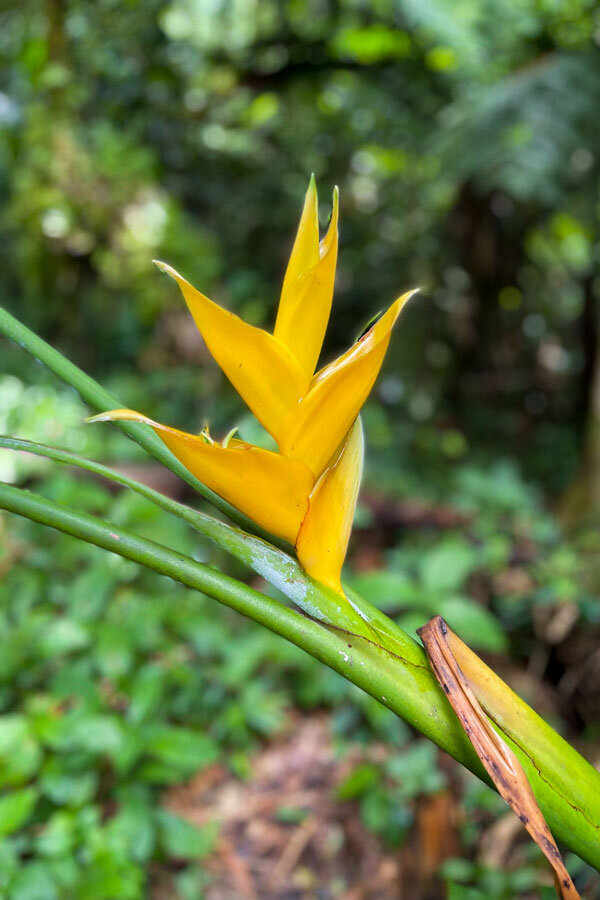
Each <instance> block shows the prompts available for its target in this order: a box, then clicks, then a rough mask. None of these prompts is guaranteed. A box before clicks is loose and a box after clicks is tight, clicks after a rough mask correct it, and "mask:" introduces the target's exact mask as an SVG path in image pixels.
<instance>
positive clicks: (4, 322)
mask: <svg viewBox="0 0 600 900" xmlns="http://www.w3.org/2000/svg"><path fill="white" fill-rule="evenodd" d="M0 334H3V335H4V336H5V337H7V338H9V340H11V341H14V342H15V343H17V344H19V346H20V347H22V348H23V349H24V350H26V351H27V352H28V353H30V354H31V355H32V356H34V357H35V358H36V359H37V360H39V361H40V362H41V363H43V364H44V365H45V366H47V367H48V368H49V369H50V371H51V372H54V374H55V375H57V376H58V378H60V379H61V381H64V382H66V383H67V384H69V385H71V387H74V388H75V390H76V391H77V392H78V393H79V395H80V396H81V397H82V398H83V400H85V402H86V403H88V404H89V405H90V406H91V407H92V408H93V409H95V410H97V411H98V412H104V411H106V410H109V409H122V408H123V407H124V406H126V405H127V404H124V403H122V402H121V401H120V400H119V399H118V398H117V397H115V396H114V395H113V394H110V393H109V392H108V391H107V390H105V389H104V388H103V387H102V385H100V384H98V382H97V381H95V380H94V379H93V378H91V377H90V376H89V375H86V373H85V372H82V370H81V369H80V368H78V366H76V365H75V364H74V363H72V362H71V361H70V360H68V359H66V357H64V356H63V355H62V353H59V352H58V350H55V349H54V347H51V346H50V344H47V343H46V341H44V340H42V338H41V337H39V336H38V335H37V334H35V332H33V331H31V329H29V328H27V326H26V325H23V323H22V322H19V320H18V319H15V317H14V316H11V314H10V313H9V312H8V311H7V310H6V309H3V308H2V307H1V306H0ZM111 424H112V425H113V426H114V427H115V428H119V429H120V430H121V431H122V432H123V433H124V434H126V435H127V436H128V437H130V438H131V439H132V440H134V441H135V442H136V443H137V444H139V445H140V447H143V448H144V450H147V451H148V453H150V454H151V455H152V456H153V457H154V458H155V459H157V460H158V461H159V462H160V463H162V464H163V465H164V466H166V467H167V468H168V469H170V470H171V472H174V473H175V475H177V476H179V478H181V479H182V480H183V481H185V482H186V483H187V484H189V485H190V487H192V488H193V489H194V490H195V491H197V492H198V493H199V494H201V496H202V497H205V498H206V499H207V500H209V501H210V502H211V503H212V504H213V506H216V508H217V509H219V510H221V512H223V513H225V515H226V516H228V517H229V518H230V519H231V520H232V521H234V522H237V524H238V525H241V526H242V528H246V529H247V530H248V531H251V532H254V533H255V534H262V535H265V536H268V538H269V540H270V541H274V540H275V539H274V538H273V537H272V536H271V535H267V533H266V532H264V531H263V530H261V529H260V528H259V527H258V526H257V525H256V524H255V523H254V522H252V521H251V519H249V518H248V517H247V516H245V515H244V514H243V513H241V512H239V510H237V509H235V508H234V507H233V506H231V504H229V503H227V501H226V500H223V499H222V498H221V497H219V496H218V494H215V493H214V491H211V490H210V488H207V487H206V485H205V484H203V483H202V482H201V481H200V480H199V479H198V478H196V477H195V476H194V475H192V473H191V472H189V471H188V470H187V469H186V468H185V466H184V465H182V463H180V462H179V460H178V459H177V458H176V457H175V456H173V454H172V453H171V451H170V450H169V449H167V447H166V446H165V444H163V442H162V441H161V439H160V438H159V437H158V435H157V434H155V433H154V431H153V430H152V429H151V428H150V427H149V426H148V425H140V424H139V423H138V422H112V423H111ZM276 543H277V542H276ZM282 546H283V545H282Z"/></svg>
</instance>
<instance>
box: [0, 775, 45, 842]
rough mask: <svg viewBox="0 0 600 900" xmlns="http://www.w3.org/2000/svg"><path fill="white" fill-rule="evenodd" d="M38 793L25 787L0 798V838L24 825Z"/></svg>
mask: <svg viewBox="0 0 600 900" xmlns="http://www.w3.org/2000/svg"><path fill="white" fill-rule="evenodd" d="M37 798H38V793H37V791H36V790H35V788H32V787H27V788H23V790H20V791H11V792H10V793H9V794H4V796H3V797H0V837H5V836H6V835H7V834H12V833H13V832H14V831H17V830H18V829H19V828H21V826H22V825H24V824H25V823H26V822H27V820H28V819H29V817H30V816H31V813H32V812H33V808H34V806H35V804H36V801H37Z"/></svg>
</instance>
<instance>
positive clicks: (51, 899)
mask: <svg viewBox="0 0 600 900" xmlns="http://www.w3.org/2000/svg"><path fill="white" fill-rule="evenodd" d="M8 897H9V900H59V894H58V891H57V889H56V884H55V882H54V878H53V877H52V869H51V868H50V866H48V865H47V864H46V863H43V862H37V861H34V862H28V863H25V864H24V865H22V866H21V868H20V869H19V871H18V873H17V875H16V876H15V878H14V879H13V881H12V883H11V886H10V893H9V895H8Z"/></svg>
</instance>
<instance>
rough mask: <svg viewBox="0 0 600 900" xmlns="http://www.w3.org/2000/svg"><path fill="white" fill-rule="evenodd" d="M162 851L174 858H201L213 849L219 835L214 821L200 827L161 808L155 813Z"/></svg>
mask: <svg viewBox="0 0 600 900" xmlns="http://www.w3.org/2000/svg"><path fill="white" fill-rule="evenodd" d="M156 818H157V821H158V833H159V841H160V845H161V847H162V849H163V851H164V852H165V853H166V854H167V856H170V857H172V858H174V859H203V858H204V857H206V856H208V855H209V853H211V852H212V850H213V849H214V847H215V845H216V842H217V838H218V836H219V826H218V825H217V824H216V823H210V824H208V825H204V826H202V827H201V828H199V827H197V826H196V825H192V824H191V823H190V822H187V821H186V820H185V819H182V818H181V817H180V816H176V815H175V814H174V813H172V812H169V811H168V810H166V809H161V810H159V811H158V813H157V814H156Z"/></svg>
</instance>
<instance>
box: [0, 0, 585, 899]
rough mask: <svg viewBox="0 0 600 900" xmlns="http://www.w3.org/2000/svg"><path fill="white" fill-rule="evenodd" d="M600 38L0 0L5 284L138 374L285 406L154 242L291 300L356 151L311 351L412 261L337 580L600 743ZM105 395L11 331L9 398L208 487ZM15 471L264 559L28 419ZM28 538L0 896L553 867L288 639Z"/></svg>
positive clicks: (413, 892) (70, 337)
mask: <svg viewBox="0 0 600 900" xmlns="http://www.w3.org/2000/svg"><path fill="white" fill-rule="evenodd" d="M599 44H600V9H599V7H598V5H597V4H596V3H595V2H591V0H567V2H555V0H518V2H513V3H505V2H502V0H459V2H449V0H437V2H436V0H419V2H415V0H397V2H394V0H369V2H366V0H283V2H277V0H171V2H166V0H127V2H121V3H117V2H114V0H96V2H95V3H93V4H91V3H87V2H85V0H41V2H31V0H24V2H22V3H21V4H19V6H16V5H13V4H2V7H1V8H0V58H1V60H2V64H1V67H0V201H1V202H0V296H1V298H2V299H1V302H2V303H3V304H4V305H6V306H7V308H8V309H9V310H11V311H12V312H13V313H14V314H15V315H17V316H18V317H19V318H21V319H22V320H23V321H24V322H25V323H26V324H27V325H28V326H30V327H31V328H34V329H36V330H37V331H38V332H39V333H40V334H41V335H42V336H43V337H45V338H46V339H47V340H48V341H50V342H51V343H53V344H54V345H55V346H57V347H58V348H59V349H61V350H62V351H63V352H65V353H66V354H67V355H68V356H69V357H70V358H71V359H73V360H74V361H75V362H76V363H77V364H79V365H80V366H82V367H83V368H84V369H85V370H86V371H88V372H90V373H91V374H92V375H94V376H95V377H96V378H98V379H100V380H101V381H102V382H103V383H105V384H106V385H107V386H108V387H109V389H111V390H113V391H114V392H115V393H116V394H117V395H118V396H119V397H122V398H124V399H125V401H126V402H127V404H128V405H129V406H131V407H133V408H136V409H141V410H143V411H144V412H146V413H148V414H149V415H151V416H153V417H154V418H156V419H158V420H159V421H163V422H168V423H170V424H172V425H176V426H179V427H181V428H183V429H186V430H200V429H201V428H202V426H203V424H204V423H205V422H206V421H209V422H210V423H211V429H212V431H213V432H214V433H216V434H221V433H223V434H225V433H226V432H227V431H228V430H229V428H230V427H231V425H232V424H239V426H240V430H241V432H242V434H244V435H245V436H247V437H248V438H253V439H257V440H260V433H259V429H258V426H257V424H256V423H255V422H254V421H253V420H252V419H251V418H250V417H249V416H248V414H247V413H246V411H245V410H244V408H243V407H242V405H241V402H240V401H239V399H238V398H237V397H236V395H235V393H234V391H233V390H231V388H230V386H229V385H228V383H227V382H226V381H225V380H224V378H223V376H222V374H221V373H220V372H219V370H218V368H217V366H216V365H215V364H214V363H213V362H212V360H211V359H210V357H209V356H208V354H207V351H206V349H205V347H204V345H203V343H202V340H201V338H200V337H199V335H198V334H197V332H196V329H195V326H194V325H193V322H192V320H191V317H190V316H189V315H188V313H187V311H186V309H185V308H184V304H183V302H182V300H181V297H180V295H179V292H178V291H177V289H176V287H175V285H174V284H173V283H172V282H170V281H169V280H168V279H166V278H164V277H161V276H160V274H159V273H158V272H157V271H156V269H155V268H154V267H153V266H152V265H151V259H152V258H153V257H158V258H161V259H165V260H167V261H168V262H169V263H171V264H172V265H173V266H175V267H176V268H177V269H178V270H179V271H181V272H182V273H184V274H185V275H186V277H188V278H189V280H190V281H192V282H193V283H194V284H195V285H196V286H197V287H199V288H200V289H201V290H202V291H203V292H205V293H207V294H208V295H209V296H211V297H213V298H214V299H216V300H217V301H219V302H221V303H223V304H224V305H226V306H228V307H229V308H231V309H234V310H235V311H236V312H238V313H239V314H240V315H241V316H243V318H244V319H246V320H248V321H251V322H253V323H254V324H257V325H264V326H265V327H267V328H270V327H271V325H272V324H273V317H274V311H275V309H276V304H277V300H278V292H279V288H280V285H281V282H282V277H283V272H284V268H285V262H286V260H287V256H288V254H289V251H290V248H291V244H292V240H293V235H294V231H295V228H296V224H297V220H298V216H299V212H300V208H301V202H302V197H303V194H304V191H305V189H306V186H307V181H308V177H309V175H310V173H311V172H314V173H315V175H316V177H317V183H318V186H319V190H320V201H321V204H322V206H321V224H322V225H323V226H325V225H326V222H327V219H328V215H329V211H330V196H331V191H332V189H333V186H334V184H339V186H340V190H341V235H340V237H341V243H340V256H339V264H338V276H337V281H336V293H335V297H334V309H333V315H332V319H331V323H330V327H329V331H328V335H327V339H326V345H325V350H324V355H323V359H324V360H327V359H330V358H332V357H333V355H334V354H336V353H337V352H339V351H340V350H342V349H343V348H345V347H346V346H347V345H348V344H349V343H350V342H351V340H353V339H354V337H356V336H357V335H358V334H359V333H360V332H361V330H362V328H363V327H364V325H365V323H366V322H367V321H368V320H369V319H370V318H371V317H372V316H373V315H374V314H376V313H377V312H378V311H379V310H380V309H381V308H383V307H385V306H387V305H388V304H389V303H390V302H391V301H392V300H393V299H394V298H395V297H396V296H398V295H399V294H400V293H402V292H403V291H405V290H407V289H409V288H411V287H413V286H415V285H420V286H421V294H420V295H419V297H418V298H416V299H414V300H413V301H411V304H410V305H409V307H408V308H407V310H406V311H405V312H404V313H403V315H402V318H401V321H400V322H399V325H398V326H397V328H396V331H395V333H394V336H393V340H392V346H391V351H390V353H389V354H388V358H387V361H386V365H385V370H384V372H383V373H382V375H381V377H380V379H379V381H378V384H377V386H376V389H375V391H374V393H373V395H372V398H371V400H370V401H369V403H368V405H367V407H366V409H365V411H364V421H365V428H366V437H367V447H368V452H367V468H366V474H365V480H364V487H363V491H362V499H361V502H360V506H359V510H358V515H357V521H356V528H355V532H354V535H353V539H352V544H351V552H350V555H349V563H348V566H347V578H348V581H349V582H351V583H353V584H355V585H356V586H357V587H358V588H359V589H360V590H361V592H363V593H364V594H365V595H366V596H367V597H368V598H369V599H371V600H373V602H375V603H376V604H378V605H379V606H381V607H382V608H384V609H385V610H386V611H387V612H388V613H389V614H391V615H393V616H394V617H395V618H396V619H397V620H398V621H399V622H400V623H401V624H402V625H403V626H404V627H405V628H407V629H408V630H411V631H412V630H414V629H415V628H416V627H417V626H418V625H420V624H422V623H423V622H424V621H425V620H426V619H427V618H429V617H430V616H431V615H432V614H434V613H441V614H443V615H444V616H446V617H447V619H448V621H449V622H450V623H451V624H452V625H453V627H454V628H455V629H456V630H457V631H458V632H459V633H460V634H461V635H462V636H463V638H464V639H465V640H466V641H467V642H468V643H470V644H471V646H472V647H473V648H474V649H476V650H477V651H478V652H480V653H482V654H483V655H484V656H485V658H486V659H487V660H488V661H489V662H490V663H491V664H492V665H493V666H494V668H495V669H496V670H497V671H498V672H499V673H500V674H502V675H503V677H505V678H506V679H507V680H508V681H509V682H510V683H511V684H512V686H513V687H515V689H516V690H517V691H518V692H520V693H521V694H522V695H523V696H524V697H525V698H526V699H527V700H528V701H529V702H531V703H532V704H533V705H534V706H535V707H536V708H537V709H538V710H539V711H540V712H541V713H542V715H544V716H545V717H546V718H547V719H548V720H550V721H551V722H552V724H553V725H554V726H555V727H557V728H558V729H559V730H560V731H561V732H562V733H563V734H565V736H567V738H568V739H569V740H570V741H572V742H573V743H574V744H575V745H576V746H577V747H579V748H580V749H581V750H582V751H583V753H584V754H585V755H587V756H588V758H589V759H591V760H592V761H594V762H596V763H598V761H600V687H599V686H600V649H599V646H600V645H599V640H598V639H599V636H600V602H599V600H598V590H599V587H600V566H599V564H598V558H599V556H598V550H599V549H600V547H599V545H600V537H599V535H598V530H597V527H598V521H599V519H600V349H599V347H600V345H599V315H600V313H599V303H600V293H599V292H600V278H599V275H598V273H599V271H600V267H599V263H600V252H599V251H600V246H599V223H598V209H599V200H600V195H599V174H600V118H599V117H598V109H599V108H600V48H599ZM86 414H87V410H86V409H85V407H84V406H83V404H82V403H81V402H80V401H79V400H78V398H77V397H76V396H75V395H74V394H73V393H72V392H70V391H69V390H67V389H66V388H65V387H63V386H62V385H61V384H59V383H58V382H57V381H56V380H55V379H54V378H53V377H51V376H50V375H49V374H48V373H47V372H45V371H43V370H42V369H41V368H40V367H39V366H37V365H36V364H34V363H33V362H32V360H31V359H30V358H29V357H27V356H26V355H25V354H24V353H23V352H22V351H20V350H19V348H18V347H16V346H13V345H9V344H8V343H7V342H5V341H0V431H3V432H6V433H13V434H16V435H19V436H22V437H30V438H33V439H36V440H41V441H45V442H48V443H55V444H59V445H61V446H64V447H68V448H70V449H74V450H77V451H78V452H82V453H85V454H87V455H93V456H95V457H96V458H99V459H102V460H103V461H108V462H110V463H112V464H114V465H117V466H119V467H121V468H127V470H128V471H131V472H134V473H135V474H136V475H137V476H138V477H140V478H142V479H144V480H147V481H148V482H149V483H151V484H152V485H154V486H155V487H158V488H160V489H162V490H165V491H167V492H169V493H171V494H172V495H173V496H177V497H179V498H183V499H187V500H190V499H191V498H190V496H189V495H188V494H187V492H186V487H185V485H183V484H182V483H179V482H177V480H176V479H174V478H173V477H172V476H171V475H170V473H168V472H166V471H163V470H161V469H159V468H157V467H156V466H155V465H154V464H153V463H152V462H151V461H150V460H149V458H147V457H145V456H144V454H143V453H142V451H140V450H139V448H137V447H136V445H132V444H130V443H129V442H127V441H126V439H125V438H124V437H122V436H120V435H118V434H117V433H116V432H113V430H111V429H110V428H109V427H108V426H104V427H100V426H95V427H91V426H90V427H86V426H84V425H83V418H84V417H85V415H86ZM0 477H2V478H3V479H4V480H9V481H14V482H18V483H22V484H29V485H32V486H34V487H35V488H36V489H37V490H39V491H41V492H43V493H45V494H46V495H47V496H51V497H53V498H55V499H58V500H60V501H63V502H65V503H68V504H71V505H75V506H81V507H85V508H87V509H90V508H91V509H93V510H94V511H95V512H97V513H98V514H101V515H102V516H103V517H105V518H108V519H110V520H111V521H115V522H118V523H120V524H123V525H126V526H128V527H131V528H132V529H134V530H138V531H139V532H140V533H143V534H145V535H147V536H150V537H153V538H155V539H157V540H160V541H164V542H166V543H169V544H170V545H172V546H176V547H177V548H179V549H181V550H182V551H183V552H186V553H190V554H192V555H194V556H196V557H197V558H200V559H203V560H206V561H209V562H210V563H212V564H214V565H216V566H219V567H220V568H226V569H227V570H228V571H231V572H232V573H234V574H237V575H240V574H241V571H240V570H238V569H236V568H232V563H231V562H230V561H229V560H227V559H226V558H225V557H224V556H223V555H222V554H221V553H220V552H219V551H217V550H215V549H214V548H212V547H209V546H208V545H207V544H206V543H205V542H204V541H202V540H201V539H200V538H198V537H197V536H196V535H194V534H191V533H190V532H189V531H188V530H187V529H186V528H185V527H184V526H183V524H181V525H179V526H174V525H173V523H172V522H167V521H166V520H165V516H164V515H163V514H162V513H160V512H159V511H157V510H155V509H153V508H152V507H150V506H149V505H148V504H147V503H146V502H145V501H143V500H142V499H140V498H138V497H134V496H129V495H126V494H123V493H119V492H115V491H113V490H112V488H108V487H106V486H105V485H102V484H100V483H99V482H97V481H94V480H91V479H89V478H84V477H75V478H73V477H72V476H71V475H70V474H68V473H67V472H66V471H65V470H64V469H61V468H59V467H56V466H54V465H53V464H49V463H47V462H46V461H41V460H39V459H38V460H33V459H27V458H23V457H17V455H16V454H12V453H9V452H8V451H2V452H1V453H0ZM0 534H1V536H2V540H1V543H0V635H1V642H2V651H1V653H0V786H1V789H2V793H1V794H0V835H2V841H1V842H0V890H1V892H2V896H6V897H7V898H9V900H55V898H56V900H64V898H67V900H68V898H78V900H137V898H151V900H163V898H169V900H170V898H173V900H201V898H206V900H233V898H236V900H237V898H249V900H252V898H255V897H269V898H274V900H277V898H285V900H296V898H298V900H304V898H306V900H308V898H324V900H329V898H344V900H378V898H381V897H384V896H385V897H386V898H388V900H394V898H402V897H410V898H411V900H412V898H414V900H425V898H431V900H437V898H441V897H445V896H448V897H450V898H453V900H463V898H464V900H483V898H486V900H490V898H494V900H504V898H506V900H512V898H515V897H519V898H533V897H538V896H543V897H545V896H548V897H551V896H553V893H552V891H553V889H552V887H551V881H550V876H549V874H548V872H547V870H546V868H545V866H544V864H543V863H542V860H541V855H540V853H539V852H538V851H537V848H535V847H534V846H533V845H531V846H530V844H529V843H528V841H527V840H526V839H525V835H524V832H523V833H521V829H520V825H519V823H518V822H516V820H515V822H514V823H513V820H512V818H511V816H510V814H509V813H508V812H507V811H506V810H505V807H504V806H503V804H502V802H501V801H500V800H499V799H498V798H497V797H496V796H495V795H494V794H493V793H492V792H491V791H489V790H488V789H487V788H485V787H483V786H481V785H480V784H478V783H477V782H476V781H475V780H474V778H472V777H471V776H468V775H467V774H465V773H464V772H462V771H461V770H460V769H459V767H458V766H456V765H454V764H452V763H451V762H450V761H449V760H448V759H446V758H443V756H442V755H441V754H439V753H438V752H437V751H436V750H435V749H434V748H433V747H432V746H430V745H428V744H427V743H426V742H425V741H424V740H422V739H419V738H417V737H416V736H415V735H414V734H413V733H411V731H410V730H409V729H408V727H406V726H405V725H404V724H403V723H401V722H400V721H398V720H397V719H395V718H394V717H393V715H392V714H391V713H390V712H388V711H387V710H385V709H383V708H382V707H380V706H378V705H377V704H376V703H375V702H374V701H373V700H371V699H370V698H367V697H365V696H363V695H361V694H360V692H359V691H358V690H357V689H355V688H354V687H352V686H351V685H348V684H347V683H345V682H344V681H343V680H342V679H341V678H340V677H338V676H337V675H334V674H333V673H331V672H329V671H326V670H324V669H322V668H321V667H320V666H319V665H318V664H316V663H315V662H314V661H312V660H311V659H309V658H308V657H305V656H303V655H302V653H301V652H300V651H299V650H297V649H296V648H293V647H290V646H287V645H285V644H284V643H283V642H282V641H280V640H279V639H277V638H275V637H273V636H271V635H269V634H267V633H264V632H262V631H261V630H260V629H259V628H258V626H254V625H252V624H251V623H249V622H246V621H243V620H241V619H239V618H238V617H236V616H235V615H233V614H232V613H229V612H228V611H225V610H223V609H220V608H217V607H216V605H215V604H214V603H213V602H212V601H209V600H206V599H203V598H202V597H200V596H198V595H195V594H192V593H191V592H189V593H186V591H184V590H183V589H182V588H181V587H179V586H175V585H173V584H171V583H170V582H168V581H166V580H164V579H161V578H159V577H158V576H153V575H150V574H149V573H147V572H144V571H142V570H141V569H140V568H139V567H138V566H136V565H135V564H133V563H130V562H126V561H124V560H122V559H120V558H118V557H114V558H113V557H112V556H109V555H107V554H105V553H103V552H102V551H100V550H97V549H96V548H92V547H90V546H87V545H83V544H78V543H77V542H76V541H75V540H73V539H70V538H67V537H64V536H60V535H58V534H54V533H51V532H48V531H44V530H43V529H42V528H41V527H37V526H35V525H33V524H31V523H29V522H25V521H19V520H17V519H15V518H12V517H10V516H8V515H6V516H0ZM253 583H254V584H257V585H258V586H259V587H261V588H264V589H266V588H265V585H264V584H262V583H260V582H257V581H254V582H253ZM568 867H569V869H570V871H571V873H572V874H573V875H574V876H576V878H577V879H578V884H579V885H580V889H581V890H582V891H583V892H587V893H586V896H588V897H590V898H591V897H600V876H598V875H597V874H594V873H593V872H592V871H591V870H590V869H586V868H585V867H584V866H583V865H582V864H581V863H579V862H578V861H577V860H576V859H575V858H574V857H571V858H569V859H568Z"/></svg>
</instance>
